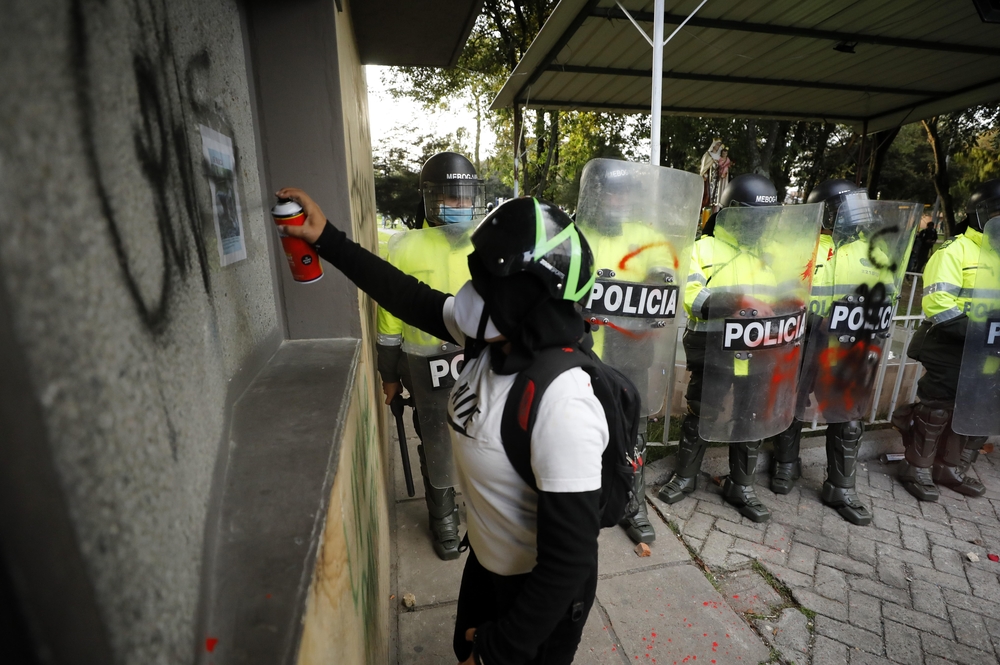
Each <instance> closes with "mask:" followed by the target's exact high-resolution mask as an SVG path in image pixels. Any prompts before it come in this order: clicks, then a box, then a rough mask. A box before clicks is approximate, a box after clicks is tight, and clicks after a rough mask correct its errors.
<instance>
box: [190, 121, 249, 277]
mask: <svg viewBox="0 0 1000 665" xmlns="http://www.w3.org/2000/svg"><path fill="white" fill-rule="evenodd" d="M199 126H200V128H201V146H202V154H203V155H204V157H205V164H206V165H207V172H208V187H209V190H211V193H212V217H213V219H214V220H215V235H216V237H217V238H218V239H219V262H220V263H221V264H222V265H223V266H228V265H229V264H231V263H236V262H237V261H241V260H243V259H245V258H246V257H247V248H246V242H245V236H244V235H243V215H242V213H241V212H240V201H239V194H238V191H239V189H238V187H237V186H236V159H235V157H234V156H233V141H232V139H230V138H229V137H228V136H226V135H225V134H220V133H219V132H217V131H215V130H214V129H210V128H208V127H205V126H204V125H199Z"/></svg>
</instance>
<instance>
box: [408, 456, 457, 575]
mask: <svg viewBox="0 0 1000 665" xmlns="http://www.w3.org/2000/svg"><path fill="white" fill-rule="evenodd" d="M417 453H418V454H419V455H420V475H421V476H423V479H424V501H425V502H426V503H427V516H428V522H429V526H430V529H431V535H432V536H433V540H432V543H431V544H432V545H434V553H435V554H437V555H438V558H439V559H442V560H444V561H450V560H451V559H457V558H458V555H459V554H460V552H459V551H458V545H459V543H460V542H461V539H460V538H459V537H458V525H459V517H458V506H457V505H455V488H454V487H448V488H445V489H438V488H436V487H434V486H433V485H431V480H430V478H429V477H428V476H427V459H426V457H425V456H424V446H423V444H421V445H419V446H417Z"/></svg>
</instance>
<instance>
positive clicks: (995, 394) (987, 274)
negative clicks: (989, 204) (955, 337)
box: [951, 217, 1000, 436]
mask: <svg viewBox="0 0 1000 665" xmlns="http://www.w3.org/2000/svg"><path fill="white" fill-rule="evenodd" d="M965 314H966V315H967V316H968V317H969V330H968V333H967V334H966V337H965V350H964V352H963V353H962V369H961V370H960V371H959V376H958V391H957V393H956V397H955V415H954V418H953V419H952V424H951V427H952V429H953V430H955V432H956V433H958V434H965V435H967V436H993V435H995V434H1000V217H994V218H993V219H991V220H990V221H989V222H987V223H986V226H985V227H984V231H983V241H982V244H981V245H980V250H979V264H978V268H977V269H976V286H975V287H974V288H973V290H972V299H971V301H970V302H969V303H968V304H967V305H966V310H965Z"/></svg>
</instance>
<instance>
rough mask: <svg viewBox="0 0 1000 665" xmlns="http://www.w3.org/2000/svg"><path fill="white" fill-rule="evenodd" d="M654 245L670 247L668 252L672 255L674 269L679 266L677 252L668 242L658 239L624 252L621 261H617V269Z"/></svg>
mask: <svg viewBox="0 0 1000 665" xmlns="http://www.w3.org/2000/svg"><path fill="white" fill-rule="evenodd" d="M654 247H669V248H670V253H671V254H673V255H674V269H675V270H676V269H677V268H678V267H680V261H678V260H677V252H675V251H673V248H672V247H670V243H669V242H665V241H660V242H651V243H649V244H647V245H643V246H641V247H639V249H637V250H635V251H632V252H629V253H628V254H626V255H625V256H623V257H622V260H621V261H619V262H618V269H619V270H625V269H626V267H627V266H628V262H629V261H631V260H632V259H634V258H635V257H636V256H638V255H639V254H642V253H643V252H645V251H646V250H647V249H652V248H654Z"/></svg>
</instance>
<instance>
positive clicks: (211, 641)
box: [205, 637, 219, 653]
mask: <svg viewBox="0 0 1000 665" xmlns="http://www.w3.org/2000/svg"><path fill="white" fill-rule="evenodd" d="M218 643H219V639H218V638H217V637H206V638H205V651H207V652H208V653H212V652H213V651H215V645H216V644H218Z"/></svg>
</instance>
